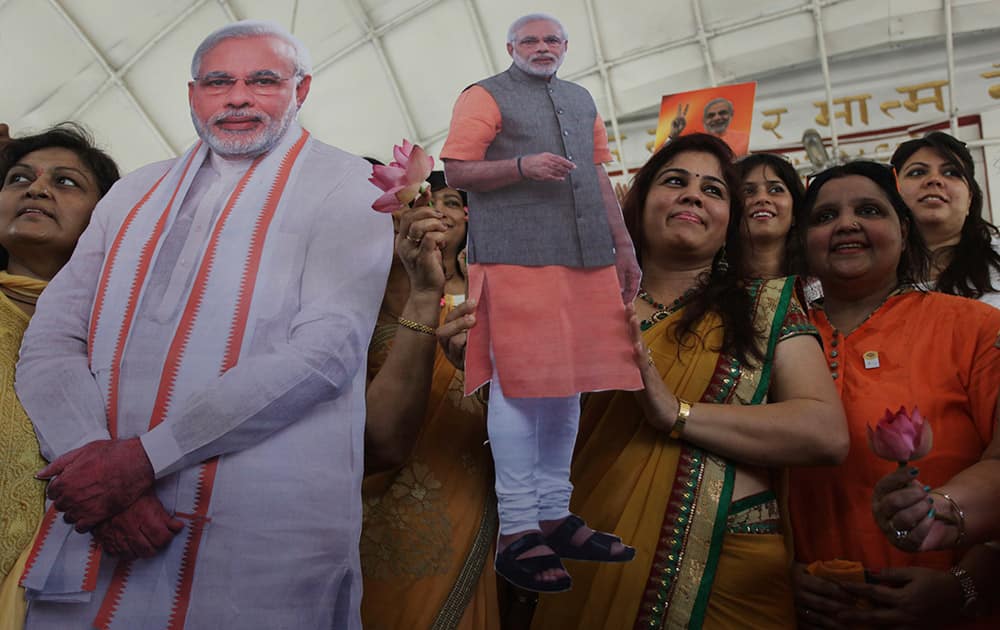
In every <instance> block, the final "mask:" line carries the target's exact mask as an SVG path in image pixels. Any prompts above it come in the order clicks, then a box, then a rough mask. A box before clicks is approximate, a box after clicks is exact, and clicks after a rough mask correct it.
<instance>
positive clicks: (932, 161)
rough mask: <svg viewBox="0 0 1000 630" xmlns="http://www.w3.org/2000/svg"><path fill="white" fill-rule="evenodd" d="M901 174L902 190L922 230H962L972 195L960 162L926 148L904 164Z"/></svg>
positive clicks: (900, 185)
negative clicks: (957, 162)
mask: <svg viewBox="0 0 1000 630" xmlns="http://www.w3.org/2000/svg"><path fill="white" fill-rule="evenodd" d="M898 177H899V192H900V193H901V194H902V195H903V201H905V202H906V205H908V206H909V207H910V209H911V210H913V216H914V219H915V220H916V222H917V225H918V226H919V227H920V228H921V230H924V229H928V228H929V229H933V230H935V231H941V232H944V233H947V234H955V235H957V234H959V233H960V232H961V231H962V224H964V223H965V217H966V216H968V214H969V204H970V203H971V199H972V195H971V192H970V191H969V184H968V183H966V181H965V179H964V178H963V177H962V169H961V168H960V165H959V164H956V163H955V162H953V161H952V160H950V159H948V158H945V157H943V156H942V155H941V154H940V153H938V152H937V151H935V150H934V149H931V148H929V147H924V148H922V149H919V150H918V151H916V152H915V153H914V154H913V155H911V156H910V159H908V160H907V161H906V162H905V163H904V164H903V168H902V169H901V170H900V172H899V173H898Z"/></svg>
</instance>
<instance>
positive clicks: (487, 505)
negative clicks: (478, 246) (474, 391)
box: [361, 172, 500, 630]
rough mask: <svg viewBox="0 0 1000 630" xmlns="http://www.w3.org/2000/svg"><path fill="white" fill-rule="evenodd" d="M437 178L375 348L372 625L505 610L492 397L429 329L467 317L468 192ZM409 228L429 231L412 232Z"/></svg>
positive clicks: (368, 590) (455, 620)
mask: <svg viewBox="0 0 1000 630" xmlns="http://www.w3.org/2000/svg"><path fill="white" fill-rule="evenodd" d="M430 182H431V186H432V191H433V192H432V197H431V198H432V201H433V206H423V207H418V208H417V209H415V210H413V209H411V210H405V211H404V212H402V213H401V216H398V217H397V218H396V220H397V224H398V229H399V233H400V234H401V235H404V236H398V237H397V251H398V254H399V255H398V256H397V257H395V260H394V264H393V267H392V271H391V272H390V275H389V282H388V286H387V289H386V295H385V299H384V301H383V303H382V309H381V312H380V313H379V318H378V321H377V322H376V325H375V332H374V334H373V336H372V342H371V347H370V349H369V361H368V370H369V375H370V378H371V384H370V386H369V390H368V405H369V410H368V428H367V431H366V435H367V446H368V448H367V451H368V454H367V462H366V472H367V475H366V478H365V481H364V485H363V487H362V495H363V499H364V503H363V505H364V523H363V528H362V535H361V566H362V571H363V573H364V599H363V601H362V607H361V615H362V620H363V622H364V626H365V627H366V628H372V629H374V630H386V629H390V628H398V629H400V630H402V629H404V628H406V629H409V628H432V627H433V628H465V629H468V630H473V629H475V630H479V629H484V630H491V629H497V628H499V625H500V614H499V609H498V604H497V584H496V577H495V575H494V573H493V567H492V566H491V564H490V563H489V562H487V560H488V559H489V558H491V557H492V552H493V545H494V541H495V537H496V499H495V498H494V496H493V491H492V484H493V468H492V460H491V458H490V453H489V448H488V447H487V446H486V445H485V444H484V442H485V441H486V411H485V406H484V404H483V401H482V398H481V397H469V398H466V397H464V395H463V384H464V378H463V377H464V375H463V372H462V371H461V370H460V369H457V368H456V367H455V366H454V365H453V364H452V362H451V361H450V360H449V358H448V357H447V356H446V355H445V352H444V351H443V350H441V349H440V348H438V347H437V345H438V344H437V343H436V341H437V340H436V339H435V336H434V335H433V333H432V334H427V333H428V332H430V328H438V332H439V334H441V335H444V336H451V333H457V334H462V332H461V331H463V330H464V329H465V328H466V327H467V326H466V324H465V323H464V318H465V317H466V316H467V313H468V312H469V306H467V305H466V306H463V303H464V301H465V274H464V270H463V267H462V265H461V264H460V263H459V252H460V251H461V250H462V247H463V245H464V242H465V229H466V227H465V201H464V197H463V195H462V194H461V193H460V192H459V191H457V190H455V189H453V188H449V187H447V186H446V185H445V183H444V178H443V177H442V176H441V173H439V172H437V173H433V174H432V175H431V178H430ZM411 230H413V231H419V233H421V234H422V235H423V237H422V238H421V239H418V241H419V242H415V241H414V240H413V239H410V240H407V239H406V238H405V235H408V234H410V232H411ZM413 323H416V324H420V325H424V326H427V328H423V329H421V330H416V329H415V328H414V327H413V326H412V324H413ZM416 328H420V326H419V325H418V326H416ZM449 331H451V333H449ZM460 363H461V362H460V361H459V364H460Z"/></svg>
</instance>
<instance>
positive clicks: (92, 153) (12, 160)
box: [0, 122, 121, 269]
mask: <svg viewBox="0 0 1000 630" xmlns="http://www.w3.org/2000/svg"><path fill="white" fill-rule="evenodd" d="M51 148H62V149H68V150H70V151H72V152H73V153H75V154H76V156H77V157H78V158H80V161H81V162H82V163H83V165H84V166H85V167H86V168H87V169H88V170H89V171H90V172H91V173H92V174H93V176H94V180H95V184H96V185H97V192H98V199H100V198H101V197H103V196H104V195H105V194H106V193H107V192H108V191H109V190H111V187H112V186H113V185H114V183H115V182H116V181H118V179H119V178H120V177H121V175H120V174H119V172H118V165H117V164H115V161H114V160H113V159H111V156H110V155H108V154H107V153H105V152H104V151H102V150H101V149H98V148H97V147H96V146H95V145H94V139H93V137H91V135H90V133H89V132H88V131H87V130H86V129H84V128H83V127H82V126H80V125H78V124H77V123H73V122H64V123H60V124H58V125H56V126H55V127H51V128H49V129H46V130H45V131H43V132H41V133H37V134H34V135H30V136H21V137H19V138H12V139H11V140H10V141H8V142H6V143H0V188H2V187H3V182H5V181H6V180H7V173H8V171H10V169H11V168H12V167H13V166H14V165H15V164H17V163H18V161H20V160H21V158H23V157H24V156H26V155H28V154H29V153H33V152H35V151H39V150H41V149H51ZM9 260H10V255H9V254H8V252H7V250H6V249H4V248H3V247H0V269H6V268H7V263H8V262H9Z"/></svg>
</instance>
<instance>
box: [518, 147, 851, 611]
mask: <svg viewBox="0 0 1000 630" xmlns="http://www.w3.org/2000/svg"><path fill="white" fill-rule="evenodd" d="M731 162H732V153H731V152H730V150H729V149H728V147H727V146H725V145H724V144H723V143H722V142H721V141H719V140H717V139H716V138H714V137H711V136H707V135H704V134H693V135H690V136H683V137H681V138H678V139H675V140H673V141H671V142H670V143H669V144H667V145H666V147H664V148H663V149H661V150H660V151H659V152H658V153H656V154H655V155H654V156H653V157H652V158H651V159H650V161H649V162H647V164H646V165H645V166H643V167H642V169H641V170H640V171H639V173H638V174H637V175H636V178H635V182H634V184H633V187H632V189H631V191H630V192H629V195H628V197H627V198H626V203H625V209H624V214H625V217H626V224H627V225H628V226H629V230H630V233H631V234H632V238H633V241H634V243H635V245H636V252H637V254H638V256H639V260H640V264H641V265H642V268H643V274H644V276H643V290H642V291H641V292H640V296H639V300H637V301H636V307H635V310H636V313H637V318H639V319H641V320H642V323H641V326H640V325H638V323H637V325H636V335H635V336H636V353H637V361H638V362H639V363H641V365H642V371H643V381H644V384H645V387H646V389H645V390H644V391H642V392H638V393H632V392H603V393H598V394H593V395H591V396H590V398H589V399H588V400H587V401H586V403H585V405H584V410H583V418H582V421H581V427H580V437H579V439H578V447H577V452H576V455H575V457H574V464H573V475H572V480H573V483H574V485H575V491H574V498H575V503H574V504H573V506H572V508H573V510H574V511H575V512H578V513H579V514H580V515H581V516H582V517H583V518H584V519H585V520H586V521H587V522H588V523H589V524H590V525H591V526H592V527H594V528H595V529H601V530H606V531H614V532H615V533H616V534H618V535H619V536H621V537H622V539H623V540H628V541H629V542H630V543H631V544H632V545H634V546H635V547H636V550H637V551H636V557H635V559H634V560H633V561H632V562H630V563H627V564H621V565H611V564H592V565H582V564H581V565H576V566H573V567H572V569H571V571H572V574H573V590H572V591H570V592H568V593H565V594H559V595H553V596H548V595H546V596H543V597H542V598H541V602H540V604H539V607H538V610H537V612H536V615H535V618H534V623H533V627H534V628H537V629H543V628H544V629H547V630H548V629H563V628H588V629H590V628H593V629H598V628H602V629H606V630H610V629H612V628H615V629H617V628H632V627H635V628H639V627H642V628H732V627H756V628H789V627H794V624H795V616H794V611H793V608H792V595H791V584H790V577H789V566H790V554H789V553H788V541H787V540H786V537H785V534H784V532H786V531H787V528H786V527H785V525H784V524H783V522H784V516H785V514H786V511H785V510H784V509H783V507H784V506H783V505H782V502H783V501H782V498H783V496H782V492H783V484H782V477H783V476H782V473H781V469H782V467H785V466H790V465H800V464H805V463H809V462H813V463H834V462H837V461H839V460H840V459H842V458H843V457H844V456H845V455H846V453H847V431H846V425H845V421H844V415H843V409H842V408H841V406H840V403H839V400H838V398H837V395H836V391H835V389H834V387H833V385H832V383H831V382H830V379H829V376H828V374H827V372H826V371H825V370H824V364H823V355H822V351H821V349H820V346H819V344H818V343H816V341H815V339H813V338H811V337H812V336H814V335H815V330H814V329H813V328H812V327H811V326H810V325H809V324H808V320H807V319H806V317H805V315H804V313H803V311H802V308H801V306H800V305H799V302H798V300H797V298H796V296H795V289H794V287H795V283H794V280H793V279H790V278H779V279H775V280H768V281H761V280H758V281H752V282H746V281H744V280H743V271H742V264H741V262H740V261H741V255H740V254H741V251H740V250H741V245H740V221H741V220H742V218H741V217H742V215H743V213H742V212H741V211H740V209H741V208H742V205H741V203H740V200H739V179H738V177H737V176H736V174H735V170H734V168H733V166H732V163H731ZM727 249H728V252H727V251H726V250H727ZM727 258H728V261H726V259H727ZM658 300H662V301H658ZM640 327H641V333H640V332H639V328H640ZM689 401H691V402H689Z"/></svg>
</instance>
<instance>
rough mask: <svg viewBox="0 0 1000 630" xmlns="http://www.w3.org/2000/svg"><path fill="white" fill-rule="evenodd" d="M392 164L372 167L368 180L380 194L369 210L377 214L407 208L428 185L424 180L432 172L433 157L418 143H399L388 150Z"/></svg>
mask: <svg viewBox="0 0 1000 630" xmlns="http://www.w3.org/2000/svg"><path fill="white" fill-rule="evenodd" d="M392 156H393V159H394V161H393V162H390V163H389V165H388V166H382V165H381V164H376V165H374V166H373V167H372V176H371V177H370V178H368V181H370V182H371V183H373V184H375V186H377V187H378V188H379V190H382V191H384V193H383V194H382V196H381V197H379V198H378V199H376V200H375V202H374V203H373V204H372V208H373V209H374V210H376V211H377V212H396V211H397V210H399V209H400V208H402V207H403V206H406V205H409V204H410V203H412V202H413V200H414V199H416V198H417V197H419V196H420V194H421V193H423V192H424V191H425V190H426V188H427V187H428V186H429V184H428V183H427V181H426V180H427V177H428V176H429V175H430V174H431V171H432V170H433V169H434V158H432V157H431V156H429V155H427V152H426V151H424V150H423V148H422V147H421V146H420V145H419V144H413V143H411V142H410V141H409V140H403V145H402V146H399V145H396V146H394V147H393V148H392Z"/></svg>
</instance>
